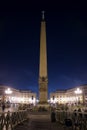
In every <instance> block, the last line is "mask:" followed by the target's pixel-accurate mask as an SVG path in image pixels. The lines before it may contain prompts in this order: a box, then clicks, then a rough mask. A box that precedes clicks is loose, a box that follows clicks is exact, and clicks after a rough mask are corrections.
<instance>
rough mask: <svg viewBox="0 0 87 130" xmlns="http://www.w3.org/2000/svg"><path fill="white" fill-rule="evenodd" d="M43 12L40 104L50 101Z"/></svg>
mask: <svg viewBox="0 0 87 130" xmlns="http://www.w3.org/2000/svg"><path fill="white" fill-rule="evenodd" d="M44 12H45V11H42V21H41V32H40V64H39V102H40V103H42V104H43V103H47V100H48V76H47V47H46V23H45V20H44V18H45V17H44Z"/></svg>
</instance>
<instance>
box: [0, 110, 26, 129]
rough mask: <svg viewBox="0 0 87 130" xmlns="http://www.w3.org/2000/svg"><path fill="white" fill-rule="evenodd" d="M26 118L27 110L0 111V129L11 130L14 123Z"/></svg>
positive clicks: (16, 123)
mask: <svg viewBox="0 0 87 130" xmlns="http://www.w3.org/2000/svg"><path fill="white" fill-rule="evenodd" d="M27 119H28V111H27V110H21V111H16V112H10V111H8V112H2V113H0V130H12V129H13V128H14V127H15V126H16V125H18V124H20V123H22V122H23V121H25V120H27Z"/></svg>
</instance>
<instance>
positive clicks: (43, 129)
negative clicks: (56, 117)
mask: <svg viewBox="0 0 87 130" xmlns="http://www.w3.org/2000/svg"><path fill="white" fill-rule="evenodd" d="M14 130H65V129H64V127H63V126H62V125H59V124H58V122H55V123H52V122H51V120H50V114H46V115H41V114H40V115H38V114H36V115H32V114H31V115H30V116H29V120H27V121H25V122H23V123H22V124H20V125H18V126H16V127H15V129H14ZM66 130H68V129H66Z"/></svg>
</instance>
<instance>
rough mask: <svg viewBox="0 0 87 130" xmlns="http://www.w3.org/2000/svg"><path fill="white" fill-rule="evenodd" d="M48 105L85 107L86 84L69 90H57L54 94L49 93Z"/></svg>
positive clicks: (86, 101) (86, 103)
mask: <svg viewBox="0 0 87 130" xmlns="http://www.w3.org/2000/svg"><path fill="white" fill-rule="evenodd" d="M50 103H51V104H52V105H56V104H73V105H79V104H83V105H87V84H85V85H81V86H77V87H74V88H70V89H67V90H57V91H55V92H52V93H50Z"/></svg>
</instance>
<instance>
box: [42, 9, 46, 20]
mask: <svg viewBox="0 0 87 130" xmlns="http://www.w3.org/2000/svg"><path fill="white" fill-rule="evenodd" d="M44 14H45V11H42V20H44V19H45V15H44Z"/></svg>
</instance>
